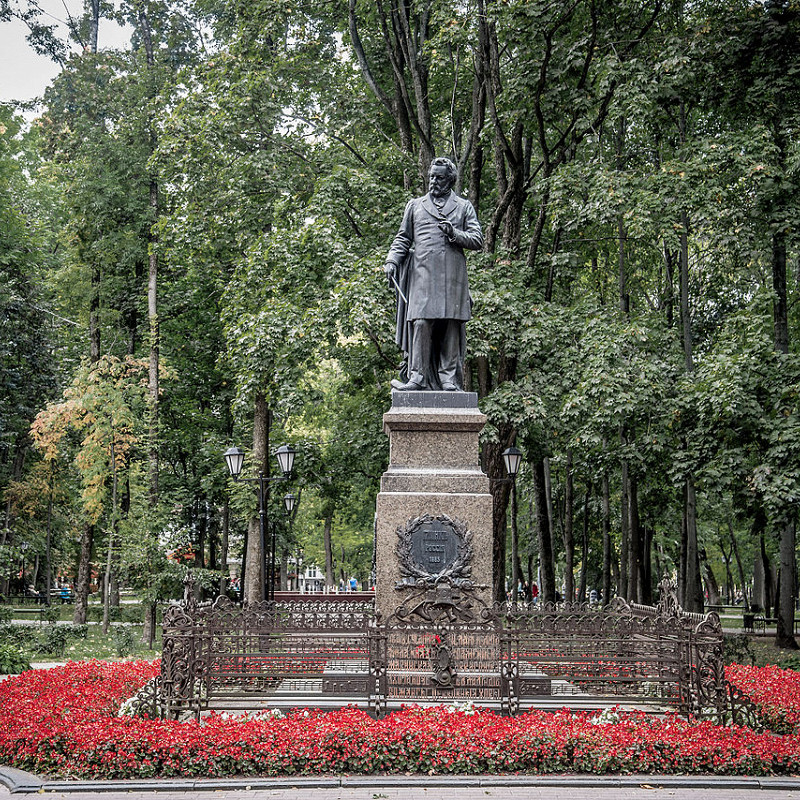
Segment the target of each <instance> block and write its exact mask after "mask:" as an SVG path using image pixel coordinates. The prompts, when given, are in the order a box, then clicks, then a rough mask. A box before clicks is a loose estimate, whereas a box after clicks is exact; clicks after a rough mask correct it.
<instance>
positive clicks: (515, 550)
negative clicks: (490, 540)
mask: <svg viewBox="0 0 800 800" xmlns="http://www.w3.org/2000/svg"><path fill="white" fill-rule="evenodd" d="M503 461H505V465H506V472H508V477H509V478H510V479H511V601H512V602H513V603H516V602H517V599H518V596H519V591H518V587H519V537H518V536H517V473H518V472H519V465H520V463H521V461H522V452H521V451H520V450H519V449H518V448H516V447H509V448H507V449H506V450H503Z"/></svg>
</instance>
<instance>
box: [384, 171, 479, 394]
mask: <svg viewBox="0 0 800 800" xmlns="http://www.w3.org/2000/svg"><path fill="white" fill-rule="evenodd" d="M456 174H457V173H456V167H455V164H453V162H452V161H450V159H448V158H435V159H433V161H432V162H431V168H430V172H429V174H428V194H426V195H424V196H423V197H418V198H416V199H414V200H410V201H409V203H408V205H406V210H405V213H404V214H403V221H402V222H401V223H400V230H399V231H398V232H397V236H395V238H394V241H393V242H392V246H391V247H390V248H389V254H388V256H387V257H386V266H385V267H384V269H385V270H386V274H387V275H388V276H389V278H390V280H391V283H392V284H393V285H394V286H395V288H396V289H397V336H396V341H397V344H398V346H399V347H400V348H401V349H402V350H403V351H404V352H405V353H406V358H407V365H406V370H407V375H406V379H405V381H398V380H393V381H392V386H393V387H394V388H395V389H400V390H403V391H410V390H423V389H428V390H444V391H448V392H455V391H463V388H464V376H463V372H464V350H465V344H466V337H465V333H464V328H465V325H466V322H467V320H468V319H469V318H470V316H471V311H472V299H471V297H470V294H469V286H468V285H467V260H466V257H465V255H464V251H465V250H480V248H481V247H482V246H483V233H482V232H481V226H480V223H479V222H478V217H477V216H476V215H475V209H474V208H473V207H472V203H470V202H469V200H465V199H464V198H462V197H459V196H458V195H456V194H455V193H454V192H453V186H454V185H455V182H456Z"/></svg>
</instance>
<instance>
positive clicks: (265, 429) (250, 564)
mask: <svg viewBox="0 0 800 800" xmlns="http://www.w3.org/2000/svg"><path fill="white" fill-rule="evenodd" d="M271 421H272V412H271V411H270V409H269V406H268V405H267V399H266V397H265V396H264V394H263V393H260V392H259V394H257V395H256V397H255V402H254V404H253V461H254V464H255V466H256V468H257V470H258V472H259V474H262V475H264V476H265V477H266V478H269V429H270V423H271ZM267 487H269V484H267ZM259 491H260V489H259V488H258V485H257V484H256V499H257V500H258V492H259ZM264 494H265V497H264V505H265V507H268V502H269V489H268V488H267V489H266V490H265V492H264ZM267 520H268V517H267V516H266V515H265V519H264V528H265V529H264V539H263V541H262V537H261V525H260V520H259V515H258V514H256V515H254V516H252V517H251V518H250V521H249V523H248V526H247V572H246V574H245V576H244V581H245V592H244V600H245V602H246V603H248V604H254V603H258V602H260V601H262V600H264V599H265V598H264V587H265V584H266V578H267V575H266V572H265V571H264V570H263V567H264V560H265V558H266V553H267V549H266V548H267V543H268V542H269V530H268V527H267V524H268V523H267Z"/></svg>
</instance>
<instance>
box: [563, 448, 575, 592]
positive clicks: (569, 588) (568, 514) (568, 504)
mask: <svg viewBox="0 0 800 800" xmlns="http://www.w3.org/2000/svg"><path fill="white" fill-rule="evenodd" d="M573 494H574V484H573V479H572V451H571V450H567V463H566V476H565V478H564V557H565V562H566V565H565V568H564V600H566V601H567V602H568V603H573V602H575V531H574V527H573V522H574V514H573V505H574V503H573Z"/></svg>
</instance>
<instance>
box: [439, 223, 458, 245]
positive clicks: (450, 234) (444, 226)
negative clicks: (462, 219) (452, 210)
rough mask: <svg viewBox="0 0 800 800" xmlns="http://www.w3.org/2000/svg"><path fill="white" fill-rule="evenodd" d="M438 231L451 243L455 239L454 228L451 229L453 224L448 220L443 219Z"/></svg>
mask: <svg viewBox="0 0 800 800" xmlns="http://www.w3.org/2000/svg"><path fill="white" fill-rule="evenodd" d="M439 230H440V231H442V233H444V235H445V236H446V237H447V238H448V239H450V241H452V240H453V239H454V238H455V235H456V232H455V228H453V223H452V222H450V221H449V220H446V219H443V220H442V221H441V222H440V223H439Z"/></svg>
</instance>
